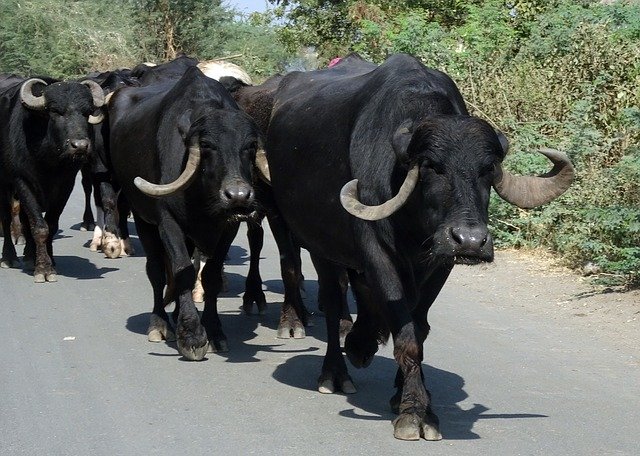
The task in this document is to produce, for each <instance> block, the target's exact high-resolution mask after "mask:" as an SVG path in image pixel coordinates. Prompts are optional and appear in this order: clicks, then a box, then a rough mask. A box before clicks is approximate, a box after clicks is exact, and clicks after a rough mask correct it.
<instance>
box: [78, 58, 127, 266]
mask: <svg viewBox="0 0 640 456" xmlns="http://www.w3.org/2000/svg"><path fill="white" fill-rule="evenodd" d="M87 78H88V79H90V80H92V81H94V82H96V83H97V84H99V85H100V87H101V88H102V90H103V92H104V94H105V97H108V96H109V94H111V93H113V92H114V91H115V90H116V89H118V88H120V87H131V86H134V87H135V86H138V85H139V82H138V80H137V79H136V78H133V77H131V72H130V71H129V70H126V69H124V70H115V71H107V72H103V73H96V74H90V75H88V76H87ZM107 114H108V113H107ZM94 134H95V143H94V144H95V146H94V152H95V153H94V154H93V156H92V160H91V162H89V163H87V164H86V165H85V166H83V168H82V186H83V189H84V192H85V211H84V215H83V225H84V224H87V222H88V220H89V217H88V215H90V218H91V219H93V215H92V214H91V204H90V195H91V191H92V190H93V193H94V200H95V205H96V211H97V214H96V215H97V224H96V225H95V227H94V231H93V239H92V240H91V243H90V245H89V248H90V249H91V250H92V251H96V250H98V249H100V250H102V252H103V253H104V254H105V256H106V257H107V258H117V257H119V256H120V255H121V254H122V253H124V254H126V255H131V254H133V253H134V251H133V247H132V246H131V243H130V239H129V230H128V226H127V216H128V214H129V205H128V202H127V201H126V198H125V197H124V196H123V195H121V194H119V190H120V188H119V187H118V185H117V183H116V182H114V181H113V178H112V174H111V171H110V162H109V160H110V158H109V155H108V153H107V150H108V145H109V122H108V120H107V121H105V122H102V123H101V124H100V125H96V126H95V127H94Z"/></svg>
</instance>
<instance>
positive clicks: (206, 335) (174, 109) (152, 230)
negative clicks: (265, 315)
mask: <svg viewBox="0 0 640 456" xmlns="http://www.w3.org/2000/svg"><path fill="white" fill-rule="evenodd" d="M109 123H110V128H111V135H110V158H111V165H112V169H113V172H114V174H115V178H116V180H117V181H118V182H119V183H120V185H121V186H122V191H123V192H124V193H125V196H126V197H127V199H128V200H129V202H130V204H131V207H132V211H133V214H134V219H135V223H136V227H137V230H138V235H139V237H140V240H141V242H142V244H143V247H144V250H145V252H146V255H147V275H148V277H149V280H150V282H151V285H152V287H153V301H154V307H153V313H152V316H151V322H150V325H149V339H150V340H152V341H154V340H155V341H157V340H161V339H163V338H165V339H167V338H170V337H172V333H171V330H170V327H171V326H170V323H169V319H168V316H167V313H166V311H165V308H164V302H163V289H164V286H165V284H166V282H167V278H168V277H169V278H171V279H172V280H173V289H174V293H175V297H176V301H177V302H176V303H177V306H178V308H179V313H178V316H177V330H176V336H177V341H178V348H179V350H180V352H181V353H182V354H183V355H184V356H185V357H186V358H188V359H193V360H199V359H202V358H203V357H204V356H205V353H206V351H207V347H208V346H209V342H210V346H211V348H213V349H216V350H218V351H223V350H226V349H227V342H226V337H225V335H224V333H223V331H222V328H221V326H220V320H219V318H218V314H217V309H216V298H217V295H218V292H219V290H220V287H221V282H222V281H221V271H222V264H223V261H224V258H225V255H226V253H227V250H228V248H229V246H230V244H231V241H232V240H233V238H234V237H235V235H236V233H237V230H238V225H239V222H240V220H243V219H246V218H247V217H249V216H250V215H251V214H252V213H253V212H254V210H255V198H254V192H253V188H252V186H251V182H252V178H253V176H252V173H253V172H254V171H253V167H252V163H253V161H254V159H255V155H256V151H257V150H258V148H259V147H260V144H261V139H260V134H259V131H258V128H257V127H256V125H255V123H254V122H253V121H252V120H251V118H250V117H249V116H248V115H247V114H245V113H244V112H242V111H241V110H240V109H239V108H238V106H237V104H236V103H235V101H234V100H233V98H231V96H230V95H229V93H228V92H227V91H226V90H225V89H224V88H223V87H222V86H221V85H220V84H219V83H218V82H217V81H214V80H213V79H210V78H207V77H206V76H205V75H204V74H203V73H202V72H201V71H200V70H199V69H198V68H195V67H193V68H189V69H187V71H186V72H185V73H184V75H183V76H182V77H181V78H180V79H179V80H178V81H174V80H170V81H166V82H161V83H158V84H152V85H149V86H145V87H127V88H122V89H119V90H118V91H116V92H115V93H114V95H113V97H112V98H111V100H110V101H109ZM150 181H151V182H160V183H161V184H151V183H150ZM193 246H195V247H197V248H198V250H200V251H201V252H203V253H204V254H205V255H207V257H208V260H207V263H206V265H205V268H204V271H203V274H202V280H203V285H204V289H205V307H204V312H203V314H202V320H200V318H199V317H198V313H197V310H196V307H195V305H194V303H193V300H192V296H191V290H192V288H193V284H194V281H195V271H194V267H193V265H192V263H191V261H190V255H191V253H192V252H191V247H193ZM201 323H202V324H201Z"/></svg>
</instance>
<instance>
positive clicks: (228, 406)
mask: <svg viewBox="0 0 640 456" xmlns="http://www.w3.org/2000/svg"><path fill="white" fill-rule="evenodd" d="M81 201H82V198H81V195H80V194H79V193H78V192H77V191H76V193H74V195H73V197H72V201H71V202H70V203H69V205H68V207H67V210H66V211H65V213H64V214H63V219H62V223H61V225H60V226H61V227H63V230H62V232H61V233H60V236H59V238H58V239H57V240H56V241H55V243H54V250H55V252H56V254H57V255H56V256H57V262H58V267H57V269H58V273H59V282H58V283H55V284H34V283H32V278H31V277H30V276H28V275H26V274H25V273H23V272H22V271H19V270H0V305H1V309H2V311H3V314H4V318H3V319H2V320H1V321H0V332H1V333H2V334H4V337H3V341H4V343H3V349H2V351H1V352H0V362H1V365H2V370H1V372H0V436H1V437H0V455H2V456H4V455H138V454H145V455H149V454H158V455H169V454H190V455H194V456H195V455H205V454H206V455H219V454H225V455H236V454H237V455H244V454H278V455H303V454H313V455H325V454H326V455H342V454H349V455H359V454H362V455H372V454H376V455H377V454H394V455H396V454H397V455H404V454H423V453H424V454H436V455H441V454H442V455H483V454H484V455H538V454H540V455H637V454H640V442H639V436H640V367H639V365H638V362H637V361H638V360H637V359H634V358H633V357H632V356H630V354H629V353H625V352H624V351H623V350H622V351H621V350H620V349H617V348H616V347H613V346H609V345H607V343H606V341H605V342H603V341H601V340H597V339H595V338H594V337H593V335H592V334H590V333H589V332H586V331H581V330H577V329H575V328H573V327H568V326H566V325H563V324H561V322H558V321H556V320H554V319H550V318H546V317H545V316H536V315H533V314H526V315H523V314H522V312H519V311H518V310H517V308H516V307H514V308H513V309H509V308H506V309H505V308H504V306H503V305H502V304H503V303H501V305H500V306H497V305H495V304H496V303H494V302H493V301H492V296H490V295H486V294H483V295H479V294H478V293H477V291H476V288H474V289H473V291H471V290H470V289H469V288H468V287H467V288H464V287H457V288H456V286H455V285H456V277H455V275H454V277H453V280H452V281H451V282H450V283H449V284H448V285H447V287H446V288H445V290H444V291H443V293H442V294H441V296H440V298H439V299H438V302H437V303H436V305H435V307H434V309H433V311H432V316H431V324H432V327H433V332H432V335H431V336H430V337H429V340H428V342H427V349H426V353H427V360H428V362H429V364H428V365H425V371H426V374H427V378H428V379H429V381H430V388H431V391H432V393H433V397H434V403H435V410H436V412H437V413H438V415H439V416H440V419H441V421H442V433H443V435H444V440H443V441H441V442H425V441H420V442H401V441H397V440H394V438H393V436H392V426H391V420H392V419H393V415H392V414H391V413H390V411H389V407H388V403H387V401H388V399H389V397H390V396H391V394H392V389H391V385H392V381H393V376H394V373H395V364H394V362H393V358H392V356H391V349H390V347H389V346H387V347H383V348H382V349H381V350H380V352H379V356H377V357H376V359H375V360H374V362H373V364H372V365H371V366H370V367H369V368H368V369H365V370H356V369H354V368H351V374H352V377H353V379H354V382H355V383H356V386H357V387H358V389H359V392H358V393H357V394H355V395H351V396H344V395H331V396H327V395H320V394H319V393H317V392H316V391H315V383H316V378H317V375H318V373H319V370H320V366H321V362H322V356H323V354H324V347H325V343H324V340H325V336H324V321H323V320H322V318H321V317H315V322H316V325H315V327H313V328H310V329H309V330H308V337H307V338H306V339H303V340H290V341H283V340H279V339H276V338H275V326H276V324H277V317H278V308H279V305H278V304H279V303H280V302H281V301H282V286H281V283H280V280H279V278H278V275H279V273H278V268H277V263H278V261H277V259H278V256H277V253H276V249H275V247H274V244H273V240H272V239H271V238H270V237H269V239H268V240H267V242H266V245H265V249H264V252H263V257H264V261H263V268H262V273H263V279H264V280H265V287H266V290H268V292H267V297H268V300H269V302H270V303H271V304H270V305H269V306H268V311H267V314H266V315H264V316H262V317H257V316H253V317H247V316H244V315H242V314H241V313H240V311H239V307H240V304H241V299H240V296H241V294H242V292H243V279H244V276H245V274H246V271H247V268H248V258H247V250H246V249H247V243H246V238H245V237H244V236H240V237H239V238H238V239H237V240H236V242H235V244H234V246H233V247H232V250H231V252H230V261H229V262H228V266H227V267H226V270H227V274H228V277H229V279H230V290H229V292H228V293H226V294H224V296H223V297H222V298H221V299H220V309H221V315H222V317H221V318H222V322H223V325H224V328H225V331H226V334H227V336H228V337H229V342H230V344H229V345H230V352H229V353H228V354H225V355H216V354H211V355H209V356H208V359H206V361H203V362H199V363H194V362H185V361H183V360H182V359H181V357H180V356H179V355H178V354H177V352H176V348H175V346H173V345H167V344H164V343H161V344H151V343H149V342H147V340H146V336H145V329H146V326H147V323H148V317H149V311H150V308H151V305H150V296H151V291H150V287H149V285H148V282H147V279H146V277H145V274H144V258H143V257H142V256H140V255H138V256H135V257H132V258H123V259H118V260H107V259H105V258H103V257H102V256H101V255H100V254H96V253H91V252H89V250H88V248H87V247H86V245H87V244H88V240H89V236H88V234H87V233H82V232H80V231H77V229H75V228H73V227H72V225H76V224H77V222H78V219H79V217H80V215H81V213H82V211H81ZM69 227H71V228H69ZM138 247H139V245H138ZM305 263H306V265H309V264H310V262H309V261H306V262H305ZM468 273H469V269H468V268H462V269H461V270H460V271H457V272H456V274H468ZM305 274H306V277H307V287H308V290H309V298H308V302H307V304H308V306H309V307H310V308H315V302H314V301H315V298H314V296H315V281H314V278H315V276H314V273H313V271H312V270H311V269H310V268H305ZM504 286H505V287H506V286H509V284H508V283H505V284H504ZM496 309H500V311H497V310H496ZM67 338H73V340H66V339H67Z"/></svg>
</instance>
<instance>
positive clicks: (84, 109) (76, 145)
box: [20, 78, 104, 159]
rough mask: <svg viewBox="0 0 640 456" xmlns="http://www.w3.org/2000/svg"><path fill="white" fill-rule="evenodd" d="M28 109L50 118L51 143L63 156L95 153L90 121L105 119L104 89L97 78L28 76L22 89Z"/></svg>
mask: <svg viewBox="0 0 640 456" xmlns="http://www.w3.org/2000/svg"><path fill="white" fill-rule="evenodd" d="M20 99H21V101H22V104H23V106H24V107H25V108H27V109H29V110H31V111H37V112H42V113H43V114H46V116H47V117H48V123H49V126H48V129H47V131H48V133H47V134H48V135H49V139H50V142H51V143H52V145H53V146H54V147H55V149H56V150H58V151H60V152H61V154H62V155H68V156H71V157H72V158H73V159H86V158H87V157H88V155H89V153H90V152H91V138H92V131H91V128H90V125H89V124H94V125H95V124H98V123H100V122H102V120H103V114H102V112H101V107H102V105H103V104H104V95H103V93H102V89H101V88H100V86H99V85H98V84H96V83H95V82H93V81H90V80H86V81H82V82H55V83H53V84H50V85H47V83H46V82H45V81H43V80H42V79H37V78H32V79H28V80H27V81H25V82H24V83H23V84H22V87H21V88H20Z"/></svg>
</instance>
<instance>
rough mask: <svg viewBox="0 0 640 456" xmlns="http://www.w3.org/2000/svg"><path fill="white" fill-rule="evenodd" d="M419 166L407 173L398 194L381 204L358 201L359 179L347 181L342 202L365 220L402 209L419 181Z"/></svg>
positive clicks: (342, 194) (343, 205) (341, 192)
mask: <svg viewBox="0 0 640 456" xmlns="http://www.w3.org/2000/svg"><path fill="white" fill-rule="evenodd" d="M418 176H419V166H418V165H415V166H414V167H413V168H411V169H410V170H409V172H408V173H407V177H406V178H405V180H404V182H403V183H402V186H401V187H400V190H398V194H397V195H396V196H394V197H393V198H391V199H390V200H389V201H386V202H384V203H382V204H380V205H379V206H365V205H364V204H362V203H361V202H360V201H358V196H357V195H358V179H353V180H352V181H350V182H347V183H346V184H345V185H344V187H342V190H341V191H340V203H342V207H344V208H345V210H346V211H347V212H348V213H350V214H351V215H354V216H356V217H358V218H360V219H363V220H380V219H383V218H386V217H389V216H390V215H391V214H393V213H394V212H396V211H397V210H398V209H400V208H401V207H402V206H403V205H404V203H406V201H407V198H409V195H411V192H412V191H413V189H414V188H415V187H416V184H417V183H418Z"/></svg>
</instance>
